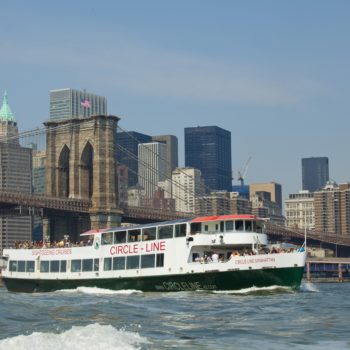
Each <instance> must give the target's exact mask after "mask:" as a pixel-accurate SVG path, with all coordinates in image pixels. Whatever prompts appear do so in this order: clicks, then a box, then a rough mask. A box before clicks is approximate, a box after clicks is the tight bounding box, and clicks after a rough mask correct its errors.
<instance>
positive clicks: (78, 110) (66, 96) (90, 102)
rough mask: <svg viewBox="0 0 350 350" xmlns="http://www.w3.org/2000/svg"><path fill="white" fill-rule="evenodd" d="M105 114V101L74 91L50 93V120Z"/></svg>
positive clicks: (98, 97)
mask: <svg viewBox="0 0 350 350" xmlns="http://www.w3.org/2000/svg"><path fill="white" fill-rule="evenodd" d="M101 114H102V115H105V114H107V99H106V97H103V96H98V95H95V94H91V93H89V92H86V91H85V90H84V91H80V90H75V89H69V88H66V89H58V90H51V91H50V120H55V119H57V120H58V119H68V118H74V117H76V118H85V117H90V116H92V115H101Z"/></svg>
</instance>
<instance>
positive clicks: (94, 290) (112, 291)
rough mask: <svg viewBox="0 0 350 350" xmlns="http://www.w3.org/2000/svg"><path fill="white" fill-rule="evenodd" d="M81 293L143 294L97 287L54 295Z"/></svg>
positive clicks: (136, 291)
mask: <svg viewBox="0 0 350 350" xmlns="http://www.w3.org/2000/svg"><path fill="white" fill-rule="evenodd" d="M62 292H63V293H82V294H105V295H109V294H123V295H129V294H136V293H143V292H142V291H140V290H136V289H122V290H111V289H104V288H98V287H78V288H76V289H61V290H58V291H56V293H62Z"/></svg>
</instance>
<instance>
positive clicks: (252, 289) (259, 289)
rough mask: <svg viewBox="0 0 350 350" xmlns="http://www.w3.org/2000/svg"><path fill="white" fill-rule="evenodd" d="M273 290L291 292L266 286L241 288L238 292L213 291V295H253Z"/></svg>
mask: <svg viewBox="0 0 350 350" xmlns="http://www.w3.org/2000/svg"><path fill="white" fill-rule="evenodd" d="M274 290H285V291H292V288H290V287H283V286H268V287H254V286H253V287H250V288H243V289H239V290H217V291H213V293H216V294H249V293H255V292H264V291H265V292H266V291H274Z"/></svg>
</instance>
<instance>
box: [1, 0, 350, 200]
mask: <svg viewBox="0 0 350 350" xmlns="http://www.w3.org/2000/svg"><path fill="white" fill-rule="evenodd" d="M65 4H66V5H68V2H66V1H62V3H60V4H59V5H58V4H46V3H45V2H43V1H35V2H33V4H32V5H31V11H29V12H25V11H21V10H20V6H21V4H20V2H18V1H13V2H11V3H9V2H7V3H5V4H4V5H3V11H2V12H1V14H0V29H1V30H0V38H1V40H2V55H1V57H0V77H1V81H0V91H1V93H3V92H4V91H5V89H7V90H8V92H9V101H10V105H11V108H12V109H13V112H14V114H15V115H16V119H17V122H18V125H19V129H20V131H26V130H31V129H34V128H36V127H40V126H42V123H43V122H44V121H45V120H47V119H48V117H49V107H48V106H49V91H50V90H52V89H59V88H63V87H66V86H69V87H71V88H76V89H81V90H83V89H84V88H86V89H87V90H88V91H93V92H94V93H96V94H98V95H101V96H106V98H107V99H108V102H109V112H110V113H112V114H115V115H118V116H120V117H121V121H120V124H121V126H123V127H124V128H125V129H126V130H132V131H138V132H141V133H144V134H149V135H162V134H171V135H176V136H177V137H178V139H179V158H180V159H179V165H183V164H184V138H183V129H184V128H185V127H195V126H198V125H201V126H202V125H217V126H219V127H222V128H224V129H227V130H229V131H231V134H232V167H233V171H234V172H235V173H237V171H238V170H239V169H241V168H242V166H243V165H244V163H245V161H246V159H248V158H249V157H250V156H252V162H251V165H250V168H249V171H248V173H247V176H246V182H247V183H254V182H270V181H275V182H277V183H280V184H282V187H283V193H284V197H286V195H287V194H288V193H295V192H297V191H298V190H300V189H301V188H302V180H301V179H302V176H301V167H300V159H301V158H305V157H319V156H325V157H328V158H329V160H330V178H331V179H334V180H336V181H337V182H338V183H341V182H346V181H349V180H350V160H349V156H348V154H347V153H348V152H347V150H348V149H349V141H348V137H347V133H348V132H347V130H348V129H349V120H348V117H347V115H348V114H349V106H348V103H347V96H348V95H349V87H348V83H347V82H348V80H349V77H348V75H349V70H348V69H347V62H348V58H349V49H348V47H347V45H346V43H347V38H348V36H349V34H350V25H349V23H348V20H347V15H346V14H347V13H348V12H349V11H348V10H349V9H350V4H348V3H347V2H345V1H336V2H334V3H332V4H331V5H330V3H329V2H326V1H319V2H317V6H313V3H304V2H302V1H296V2H293V3H287V2H286V3H279V2H272V1H268V2H267V3H264V4H260V3H259V2H254V3H253V6H252V5H251V4H245V3H243V2H229V1H222V2H220V4H219V5H218V4H213V3H211V2H207V1H201V2H199V1H192V2H190V3H187V2H186V3H185V2H181V1H180V2H178V3H176V4H163V3H162V2H160V1H151V2H148V3H147V5H146V4H142V3H141V4H138V6H137V9H136V10H135V9H134V7H133V6H132V4H125V3H121V2H116V3H111V2H108V1H105V2H102V3H101V4H99V6H97V5H96V4H95V3H93V2H84V6H81V4H82V3H80V2H77V3H74V4H71V3H69V8H70V11H69V12H68V13H67V12H66V10H65V9H66V6H65ZM14 19H16V23H19V24H18V25H16V28H14V27H13V25H12V23H13V22H14ZM325 24H327V25H325ZM77 27H79V28H82V29H84V30H81V31H76V30H75V28H77ZM8 28H11V30H8ZM72 33H75V35H74V37H72V35H71V34H72ZM234 183H235V184H236V183H238V181H237V180H234Z"/></svg>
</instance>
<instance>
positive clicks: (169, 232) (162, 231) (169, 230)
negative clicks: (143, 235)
mask: <svg viewBox="0 0 350 350" xmlns="http://www.w3.org/2000/svg"><path fill="white" fill-rule="evenodd" d="M173 227H174V226H173V225H167V226H160V227H159V231H158V232H159V239H166V238H173Z"/></svg>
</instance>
